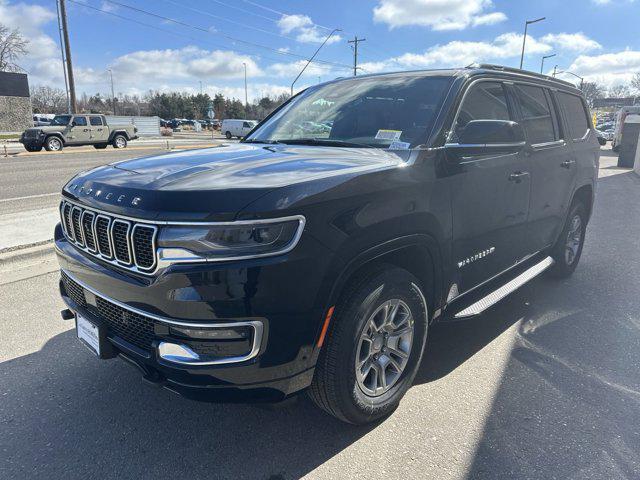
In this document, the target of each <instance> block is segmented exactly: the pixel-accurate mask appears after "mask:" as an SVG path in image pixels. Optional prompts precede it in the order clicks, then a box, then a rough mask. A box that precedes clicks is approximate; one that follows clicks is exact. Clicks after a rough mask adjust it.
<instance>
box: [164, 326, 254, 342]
mask: <svg viewBox="0 0 640 480" xmlns="http://www.w3.org/2000/svg"><path fill="white" fill-rule="evenodd" d="M169 330H170V332H171V334H172V335H178V336H181V337H187V338H197V339H200V340H245V339H247V338H251V331H252V330H253V328H252V327H249V326H239V327H225V328H190V327H176V326H174V325H172V326H171V327H170V328H169Z"/></svg>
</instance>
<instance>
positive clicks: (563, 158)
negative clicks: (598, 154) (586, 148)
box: [512, 83, 576, 253]
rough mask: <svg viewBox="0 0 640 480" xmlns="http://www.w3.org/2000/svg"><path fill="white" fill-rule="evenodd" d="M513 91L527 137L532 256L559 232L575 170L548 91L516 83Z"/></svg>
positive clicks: (529, 228) (550, 242) (528, 235)
mask: <svg viewBox="0 0 640 480" xmlns="http://www.w3.org/2000/svg"><path fill="white" fill-rule="evenodd" d="M512 88H513V91H514V93H515V97H516V99H517V104H518V110H519V114H518V116H519V118H518V122H519V123H520V124H521V125H522V127H523V128H524V132H525V135H526V137H527V149H526V155H528V156H529V165H530V172H531V203H530V206H529V227H528V234H527V244H528V250H529V251H530V252H532V253H533V252H537V251H539V250H543V249H544V248H545V247H547V246H549V245H551V244H553V243H554V242H555V239H556V237H557V235H558V233H559V229H560V228H562V224H563V222H564V214H565V212H566V210H567V208H568V205H567V204H568V202H569V201H571V198H570V197H571V192H572V191H573V185H574V183H575V178H576V166H575V159H574V154H573V150H572V148H571V143H570V141H567V138H566V137H567V136H566V134H565V132H564V131H563V129H562V121H561V115H560V113H559V109H558V108H557V101H556V99H555V98H554V94H553V93H552V92H551V90H550V89H548V88H546V87H542V86H540V85H534V84H525V83H516V84H515V85H514V86H513V87H512Z"/></svg>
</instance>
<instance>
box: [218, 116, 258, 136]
mask: <svg viewBox="0 0 640 480" xmlns="http://www.w3.org/2000/svg"><path fill="white" fill-rule="evenodd" d="M256 125H257V122H256V121H255V120H240V119H225V120H222V126H221V127H220V131H221V132H222V133H224V136H225V137H227V138H229V139H230V138H232V137H237V138H242V137H244V136H245V135H246V134H248V133H249V132H250V131H251V130H252V129H253V128H254V127H255V126H256Z"/></svg>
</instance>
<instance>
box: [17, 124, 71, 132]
mask: <svg viewBox="0 0 640 480" xmlns="http://www.w3.org/2000/svg"><path fill="white" fill-rule="evenodd" d="M66 128H67V127H65V126H64V125H43V126H41V127H31V128H27V130H26V131H29V130H36V131H43V132H47V133H49V132H50V133H53V132H64V131H65V129H66Z"/></svg>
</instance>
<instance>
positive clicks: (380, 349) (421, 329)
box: [309, 266, 428, 424]
mask: <svg viewBox="0 0 640 480" xmlns="http://www.w3.org/2000/svg"><path fill="white" fill-rule="evenodd" d="M418 285H419V282H418V280H417V279H416V278H415V277H414V276H413V275H411V274H410V273H409V272H407V271H406V270H402V269H399V268H395V267H392V266H387V267H386V268H379V269H376V270H374V271H369V272H367V274H366V275H363V276H361V277H359V279H357V280H356V281H354V282H352V283H351V284H350V285H349V286H348V287H347V289H346V291H345V293H344V295H342V297H341V298H342V299H341V301H340V302H339V303H338V305H336V308H335V313H334V315H333V318H332V320H331V324H330V326H329V331H328V333H327V337H326V341H325V345H324V348H323V350H322V351H321V352H320V356H319V358H318V363H317V365H316V370H315V374H314V380H313V383H312V385H311V387H310V389H309V395H310V397H311V399H312V400H313V401H314V403H315V404H316V405H318V406H319V407H320V408H322V409H323V410H325V411H326V412H327V413H329V414H331V415H333V416H335V417H336V418H338V419H340V420H342V421H344V422H348V423H353V424H365V423H370V422H373V421H376V420H378V419H380V418H383V417H385V416H387V415H389V414H391V413H392V412H393V411H394V410H395V408H396V407H397V406H398V404H399V403H400V400H401V399H402V397H403V396H404V394H405V393H406V392H407V390H408V389H409V387H410V386H411V384H412V382H413V379H414V377H415V375H416V373H417V371H418V367H419V366H420V361H421V360H422V353H423V350H424V346H425V342H426V339H427V327H428V314H427V305H426V302H425V299H424V295H423V294H422V291H421V290H420V287H419V286H418Z"/></svg>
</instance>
